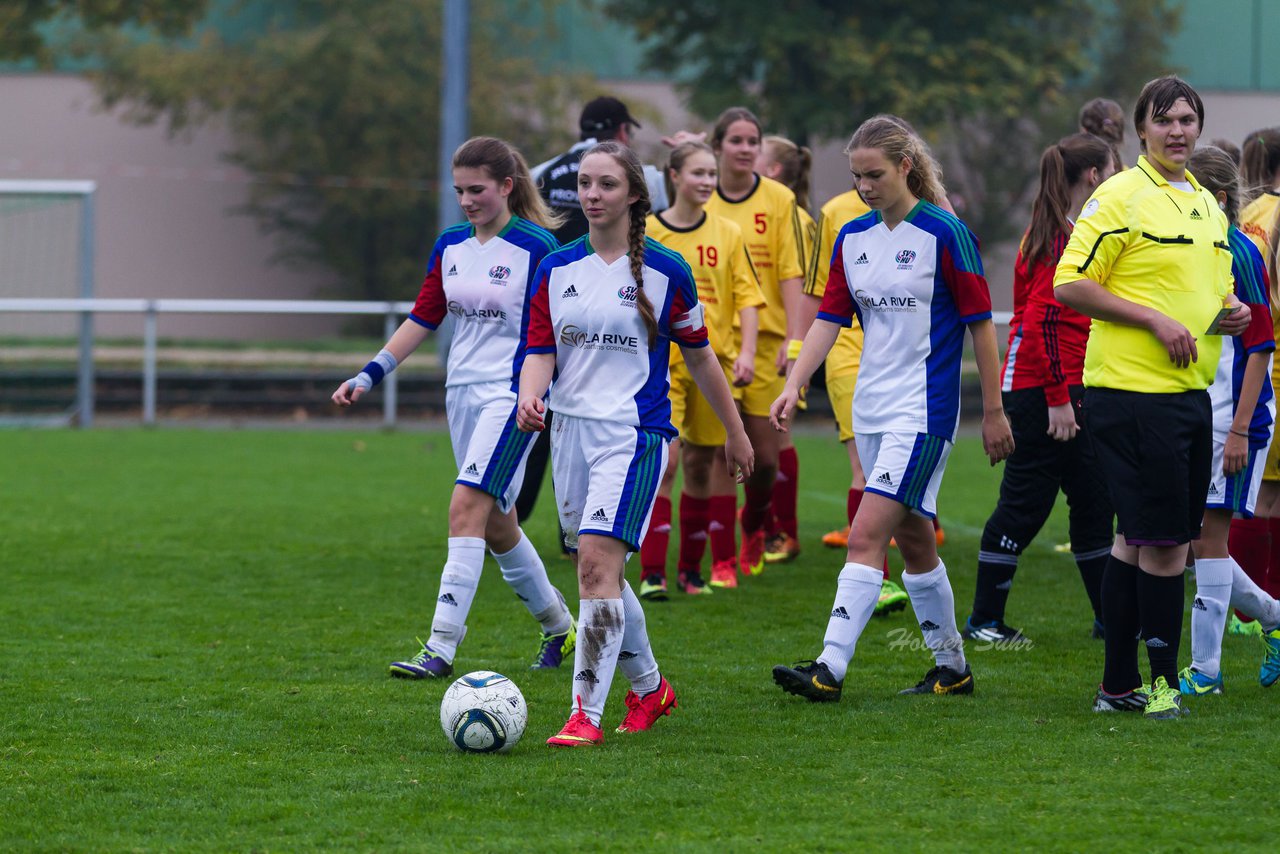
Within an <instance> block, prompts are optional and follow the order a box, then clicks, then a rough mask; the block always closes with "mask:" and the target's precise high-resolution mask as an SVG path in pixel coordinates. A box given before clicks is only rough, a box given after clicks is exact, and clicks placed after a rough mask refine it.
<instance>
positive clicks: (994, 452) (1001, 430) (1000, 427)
mask: <svg viewBox="0 0 1280 854" xmlns="http://www.w3.org/2000/svg"><path fill="white" fill-rule="evenodd" d="M982 450H983V451H984V452H986V455H987V459H988V460H990V461H991V465H995V464H996V463H998V462H1000V461H1001V460H1004V459H1008V457H1009V455H1010V454H1012V453H1013V430H1012V429H1011V428H1010V427H1009V419H1008V418H1007V417H1006V416H1005V414H1004V410H1003V409H996V410H992V411H990V412H988V413H987V414H985V415H983V416H982Z"/></svg>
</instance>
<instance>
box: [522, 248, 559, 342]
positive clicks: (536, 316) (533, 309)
mask: <svg viewBox="0 0 1280 854" xmlns="http://www.w3.org/2000/svg"><path fill="white" fill-rule="evenodd" d="M550 278H551V271H550V270H548V269H546V268H545V267H539V268H538V274H537V276H536V278H535V279H534V280H533V297H532V298H530V300H529V326H528V328H527V330H526V331H525V352H528V353H554V352H555V351H556V335H555V329H554V328H553V327H552V326H551V302H550V300H549V299H548V298H547V281H548V279H550Z"/></svg>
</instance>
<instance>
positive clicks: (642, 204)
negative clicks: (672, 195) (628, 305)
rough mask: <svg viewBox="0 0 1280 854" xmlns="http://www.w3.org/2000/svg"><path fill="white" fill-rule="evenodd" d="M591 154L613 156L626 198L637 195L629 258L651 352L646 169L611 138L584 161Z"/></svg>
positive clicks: (653, 328)
mask: <svg viewBox="0 0 1280 854" xmlns="http://www.w3.org/2000/svg"><path fill="white" fill-rule="evenodd" d="M591 154H607V155H609V156H610V157H612V158H613V159H614V160H615V161H616V162H617V163H618V165H619V166H621V167H622V172H623V174H624V175H625V176H626V179H627V185H628V187H627V195H634V196H636V200H635V201H634V202H632V203H631V207H630V208H629V209H628V211H627V213H628V216H629V217H630V225H629V226H628V228H627V257H628V258H629V259H630V260H631V278H633V279H635V282H636V308H638V309H639V310H640V318H641V319H642V320H643V321H644V328H645V330H646V331H647V332H648V333H649V349H650V350H652V349H653V347H654V345H655V344H656V343H657V341H658V318H657V315H656V314H655V313H654V310H653V303H652V302H650V301H649V297H648V295H647V294H646V293H645V292H644V220H645V217H647V216H648V215H649V185H648V184H647V183H646V182H645V179H644V166H643V165H641V163H640V158H639V157H637V156H636V153H635V152H634V151H632V150H631V149H630V148H628V147H627V146H625V145H623V144H622V143H620V142H618V141H616V140H612V139H611V140H608V141H606V142H602V143H600V144H599V145H595V146H592V147H591V149H589V150H588V151H587V152H586V153H585V154H584V155H583V158H584V159H585V158H586V157H587V156H588V155H591Z"/></svg>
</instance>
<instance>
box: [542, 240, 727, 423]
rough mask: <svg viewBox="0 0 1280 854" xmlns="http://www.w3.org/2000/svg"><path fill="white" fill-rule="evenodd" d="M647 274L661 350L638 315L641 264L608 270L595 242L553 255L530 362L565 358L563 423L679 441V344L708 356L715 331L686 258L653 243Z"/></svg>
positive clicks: (557, 391) (560, 372)
mask: <svg viewBox="0 0 1280 854" xmlns="http://www.w3.org/2000/svg"><path fill="white" fill-rule="evenodd" d="M642 275H643V280H644V292H645V295H646V296H647V297H648V298H649V301H650V302H651V303H652V304H653V310H654V315H655V317H656V319H657V321H658V339H657V341H656V343H655V344H654V347H653V349H652V350H651V349H649V338H648V333H647V332H646V330H645V325H644V320H643V319H642V318H641V317H640V311H639V309H638V308H637V306H636V283H635V279H634V278H632V275H631V258H630V257H629V256H627V255H623V256H621V257H620V258H618V259H617V260H616V261H614V262H613V263H612V264H606V263H605V262H604V261H602V260H601V259H600V256H599V255H597V254H596V253H595V251H594V250H593V249H592V248H591V243H590V241H589V239H588V238H586V237H583V238H581V239H579V240H575V241H574V242H573V243H570V244H569V245H568V246H566V247H564V248H563V249H561V250H559V251H558V252H553V253H551V254H550V255H548V256H547V257H546V259H545V260H544V261H543V262H542V266H541V267H540V268H539V269H538V274H537V278H536V281H535V282H534V289H535V290H534V295H533V300H532V302H531V303H530V306H529V314H530V319H529V326H528V335H527V338H526V343H527V346H528V352H530V353H554V354H555V356H556V374H555V379H554V381H553V383H552V395H551V404H550V405H551V409H552V410H553V411H554V412H555V413H556V414H561V413H563V414H565V415H572V416H575V417H577V418H590V419H595V420H598V421H615V422H618V423H620V424H630V425H632V426H635V427H640V428H643V429H646V430H654V431H657V432H659V433H661V434H662V435H664V436H666V437H667V438H675V435H676V431H675V429H674V428H672V426H671V400H670V398H669V397H668V396H667V393H668V388H669V386H668V384H667V364H668V358H669V354H670V346H671V342H672V341H673V340H674V341H675V342H677V343H678V344H680V345H681V346H684V347H705V346H707V329H706V326H705V325H703V321H702V307H701V306H700V305H699V304H698V291H697V287H696V285H695V284H694V281H693V273H692V272H691V271H690V270H689V265H688V264H687V263H686V262H685V260H684V258H683V257H681V256H680V255H679V254H678V253H676V252H672V251H671V250H670V249H667V248H666V247H665V246H663V245H662V244H661V243H658V242H657V241H656V240H653V239H652V238H648V237H646V238H645V254H644V271H643V274H642Z"/></svg>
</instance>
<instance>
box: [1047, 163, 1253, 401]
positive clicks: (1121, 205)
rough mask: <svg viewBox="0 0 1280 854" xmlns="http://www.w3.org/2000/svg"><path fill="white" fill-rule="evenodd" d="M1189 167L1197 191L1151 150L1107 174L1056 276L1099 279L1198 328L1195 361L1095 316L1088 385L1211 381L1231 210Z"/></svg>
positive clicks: (1166, 386) (1154, 387)
mask: <svg viewBox="0 0 1280 854" xmlns="http://www.w3.org/2000/svg"><path fill="white" fill-rule="evenodd" d="M1186 174H1187V181H1188V182H1189V183H1190V184H1191V188H1192V189H1191V191H1190V192H1187V191H1184V190H1180V189H1178V188H1176V187H1173V186H1171V185H1170V184H1169V182H1168V181H1166V180H1165V179H1164V178H1163V177H1162V176H1161V175H1160V173H1159V172H1157V171H1156V170H1155V168H1154V167H1152V166H1151V164H1150V162H1148V160H1147V158H1146V156H1145V155H1144V156H1142V157H1140V158H1138V165H1137V166H1135V167H1133V168H1132V169H1128V170H1126V171H1124V172H1121V173H1120V174H1118V175H1115V176H1113V177H1112V178H1110V179H1108V180H1107V181H1106V182H1105V183H1103V185H1102V186H1101V187H1099V188H1098V189H1097V191H1096V192H1095V193H1094V194H1093V197H1092V198H1090V199H1089V201H1088V202H1086V203H1085V206H1084V210H1082V211H1081V212H1080V218H1079V219H1078V220H1077V221H1076V226H1075V229H1074V230H1073V231H1072V232H1071V239H1070V241H1069V242H1068V243H1067V248H1066V251H1065V252H1063V253H1062V259H1061V260H1060V261H1059V262H1058V269H1057V271H1056V273H1055V275H1054V279H1053V284H1054V286H1055V287H1057V286H1060V285H1064V284H1067V283H1069V282H1075V281H1079V280H1080V279H1092V280H1093V281H1095V282H1098V283H1099V284H1101V285H1102V286H1103V287H1104V288H1106V289H1107V290H1108V291H1110V292H1111V293H1113V294H1115V295H1116V296H1118V297H1122V298H1123V299H1126V300H1129V301H1130V302H1134V303H1138V304H1139V305H1144V306H1149V307H1151V308H1154V309H1156V310H1157V311H1160V312H1162V313H1163V314H1166V315H1168V316H1169V317H1171V318H1173V319H1174V320H1176V321H1178V322H1179V323H1181V324H1182V325H1183V326H1185V327H1187V329H1189V330H1190V331H1191V334H1192V335H1194V336H1195V338H1196V349H1197V350H1198V353H1199V356H1198V360H1197V361H1195V362H1193V363H1191V365H1190V366H1188V367H1186V368H1179V367H1176V366H1175V365H1174V364H1173V363H1172V362H1170V361H1169V354H1168V351H1167V350H1166V349H1165V347H1164V345H1162V344H1161V343H1160V341H1159V340H1157V339H1156V337H1155V336H1154V335H1152V334H1151V333H1150V332H1148V331H1147V330H1146V329H1141V328H1138V327H1136V326H1129V325H1126V324H1121V323H1110V322H1107V321H1104V320H1097V319H1094V321H1093V323H1092V325H1091V327H1090V331H1089V345H1088V348H1087V349H1086V351H1085V358H1084V384H1085V385H1086V386H1093V387H1101V388H1112V389H1120V390H1123V391H1137V392H1152V393H1154V392H1181V391H1190V390H1192V389H1204V388H1208V387H1209V384H1210V383H1212V382H1213V374H1214V371H1215V370H1216V368H1217V366H1218V356H1219V354H1220V353H1221V351H1222V338H1221V336H1218V335H1208V334H1206V330H1207V329H1208V327H1209V324H1210V323H1212V322H1213V319H1214V317H1215V316H1216V315H1217V313H1218V311H1219V310H1220V309H1221V308H1222V306H1223V303H1224V301H1225V300H1226V297H1227V295H1228V294H1230V293H1231V291H1232V289H1233V287H1234V283H1233V280H1232V278H1231V250H1230V248H1229V247H1228V245H1227V218H1226V216H1224V215H1223V213H1222V211H1221V210H1220V209H1219V208H1218V202H1217V200H1216V199H1215V198H1214V197H1213V195H1212V194H1211V193H1210V192H1209V191H1208V190H1205V189H1204V188H1203V187H1201V186H1200V184H1199V182H1197V181H1196V179H1195V177H1194V176H1192V174H1191V173H1190V172H1188V173H1186Z"/></svg>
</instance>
